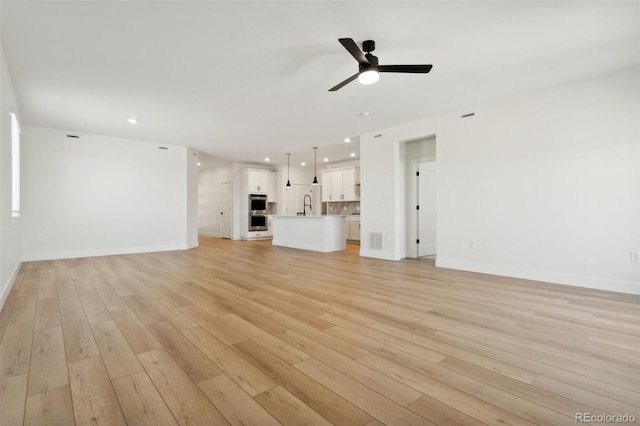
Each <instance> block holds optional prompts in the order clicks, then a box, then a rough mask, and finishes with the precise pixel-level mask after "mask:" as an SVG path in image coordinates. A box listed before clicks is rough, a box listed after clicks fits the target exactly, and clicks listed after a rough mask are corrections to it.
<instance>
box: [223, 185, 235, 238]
mask: <svg viewBox="0 0 640 426" xmlns="http://www.w3.org/2000/svg"><path fill="white" fill-rule="evenodd" d="M220 195H221V198H220V238H229V239H231V238H232V236H233V188H232V187H231V182H224V183H222V184H221V187H220Z"/></svg>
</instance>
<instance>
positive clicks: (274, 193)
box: [267, 172, 278, 203]
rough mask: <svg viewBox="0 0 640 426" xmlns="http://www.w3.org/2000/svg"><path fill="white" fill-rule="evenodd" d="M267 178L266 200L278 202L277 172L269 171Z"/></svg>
mask: <svg viewBox="0 0 640 426" xmlns="http://www.w3.org/2000/svg"><path fill="white" fill-rule="evenodd" d="M268 179H269V181H268V183H269V185H268V190H267V202H269V203H276V202H278V174H277V173H276V172H269V175H268Z"/></svg>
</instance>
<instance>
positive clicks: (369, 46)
mask: <svg viewBox="0 0 640 426" xmlns="http://www.w3.org/2000/svg"><path fill="white" fill-rule="evenodd" d="M362 50H363V51H365V52H367V53H370V52H373V51H374V50H376V42H375V41H373V40H365V41H363V42H362Z"/></svg>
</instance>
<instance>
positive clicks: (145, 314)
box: [122, 295, 165, 325]
mask: <svg viewBox="0 0 640 426" xmlns="http://www.w3.org/2000/svg"><path fill="white" fill-rule="evenodd" d="M122 300H124V302H125V303H126V304H127V306H128V307H129V309H131V312H133V313H134V314H136V316H137V317H138V319H139V320H140V321H141V322H142V323H143V324H145V325H148V324H155V323H158V322H162V321H165V319H164V317H163V316H162V315H160V313H159V312H158V311H156V310H155V309H154V308H153V306H151V305H150V304H149V303H148V302H146V301H145V300H144V299H143V298H141V297H140V296H138V295H133V296H125V297H123V298H122Z"/></svg>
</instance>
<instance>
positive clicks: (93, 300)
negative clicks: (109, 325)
mask: <svg viewBox="0 0 640 426" xmlns="http://www.w3.org/2000/svg"><path fill="white" fill-rule="evenodd" d="M80 303H82V307H83V308H84V312H85V315H86V316H87V320H88V321H89V323H90V324H94V323H97V322H102V321H110V320H111V319H112V318H111V315H109V311H108V310H107V307H106V306H104V303H102V299H100V296H99V295H98V293H97V292H96V291H95V290H94V289H93V288H89V289H87V291H85V292H84V294H82V295H81V296H80Z"/></svg>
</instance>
